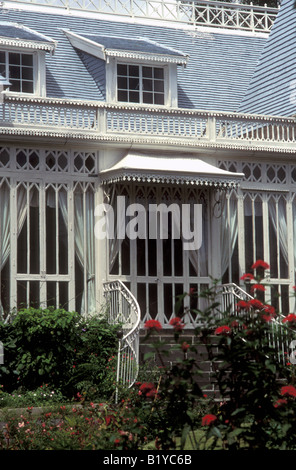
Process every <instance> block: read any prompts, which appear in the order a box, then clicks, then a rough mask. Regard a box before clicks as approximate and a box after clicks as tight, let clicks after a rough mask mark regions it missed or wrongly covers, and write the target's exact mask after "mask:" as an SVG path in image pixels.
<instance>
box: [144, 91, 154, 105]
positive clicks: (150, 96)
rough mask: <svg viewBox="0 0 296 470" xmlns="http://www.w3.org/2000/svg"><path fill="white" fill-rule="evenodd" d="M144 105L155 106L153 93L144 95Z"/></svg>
mask: <svg viewBox="0 0 296 470" xmlns="http://www.w3.org/2000/svg"><path fill="white" fill-rule="evenodd" d="M143 103H148V104H153V93H143Z"/></svg>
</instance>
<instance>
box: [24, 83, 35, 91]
mask: <svg viewBox="0 0 296 470" xmlns="http://www.w3.org/2000/svg"><path fill="white" fill-rule="evenodd" d="M22 91H23V92H24V93H33V91H34V90H33V82H22Z"/></svg>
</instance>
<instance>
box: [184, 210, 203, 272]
mask: <svg viewBox="0 0 296 470" xmlns="http://www.w3.org/2000/svg"><path fill="white" fill-rule="evenodd" d="M190 210H191V212H192V214H191V220H193V217H194V214H193V210H194V209H193V205H192V204H191V207H190ZM183 241H184V240H183ZM188 254H189V260H190V262H191V264H192V266H193V268H194V270H195V272H196V275H197V276H199V277H203V276H204V277H206V276H208V220H207V206H206V204H204V205H203V208H202V244H201V247H200V248H199V249H198V250H189V251H188Z"/></svg>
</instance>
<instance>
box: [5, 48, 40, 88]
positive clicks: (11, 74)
mask: <svg viewBox="0 0 296 470" xmlns="http://www.w3.org/2000/svg"><path fill="white" fill-rule="evenodd" d="M33 62H34V61H33V54H24V53H19V52H9V51H0V73H1V74H2V75H3V76H4V77H5V78H6V79H7V80H8V81H9V82H10V87H9V91H12V92H18V93H34V64H33Z"/></svg>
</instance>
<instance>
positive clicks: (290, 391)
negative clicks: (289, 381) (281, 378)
mask: <svg viewBox="0 0 296 470" xmlns="http://www.w3.org/2000/svg"><path fill="white" fill-rule="evenodd" d="M281 395H286V396H289V397H296V388H295V387H293V385H285V386H284V387H282V388H281Z"/></svg>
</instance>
